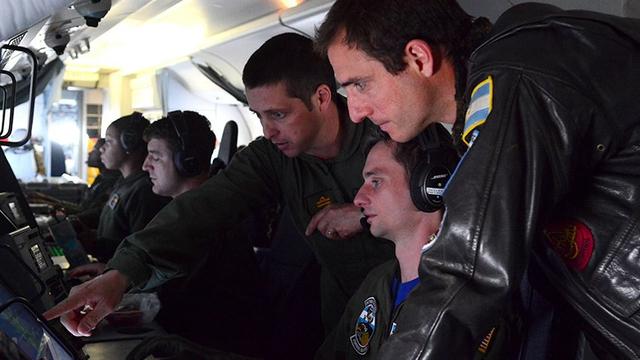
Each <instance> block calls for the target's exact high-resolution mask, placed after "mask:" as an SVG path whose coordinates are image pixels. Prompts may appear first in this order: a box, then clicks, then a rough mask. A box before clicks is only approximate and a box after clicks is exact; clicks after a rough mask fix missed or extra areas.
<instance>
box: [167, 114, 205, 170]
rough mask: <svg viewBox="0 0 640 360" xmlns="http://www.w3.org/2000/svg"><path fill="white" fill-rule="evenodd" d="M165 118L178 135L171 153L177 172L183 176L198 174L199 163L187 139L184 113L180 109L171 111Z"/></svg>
mask: <svg viewBox="0 0 640 360" xmlns="http://www.w3.org/2000/svg"><path fill="white" fill-rule="evenodd" d="M167 119H169V121H171V124H172V125H173V129H174V130H175V131H176V135H177V136H178V145H179V147H178V149H177V150H176V151H175V152H174V153H173V164H174V165H175V166H176V170H178V174H179V175H181V176H184V177H193V176H196V175H198V174H200V172H201V171H200V163H199V162H198V157H197V156H196V151H195V149H193V146H192V144H191V142H190V140H189V139H191V135H190V134H189V127H188V126H187V123H186V121H184V113H183V112H182V111H180V110H176V111H171V112H170V113H168V114H167Z"/></svg>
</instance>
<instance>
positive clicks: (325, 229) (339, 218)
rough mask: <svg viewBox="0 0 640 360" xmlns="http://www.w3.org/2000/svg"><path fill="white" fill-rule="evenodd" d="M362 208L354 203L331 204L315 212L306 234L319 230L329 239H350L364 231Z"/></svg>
mask: <svg viewBox="0 0 640 360" xmlns="http://www.w3.org/2000/svg"><path fill="white" fill-rule="evenodd" d="M361 216H362V214H361V212H360V208H359V207H357V206H355V205H353V204H331V205H329V206H327V207H325V208H324V209H322V210H320V211H319V212H318V213H317V214H315V215H314V216H313V217H312V218H311V221H310V222H309V225H308V226H307V230H305V232H304V233H305V235H307V236H309V235H311V234H312V233H313V232H314V231H315V230H318V231H319V232H320V233H321V234H322V235H324V236H326V237H327V238H329V239H348V238H350V237H352V236H354V235H355V234H357V233H359V232H360V231H362V226H361V225H360V217H361Z"/></svg>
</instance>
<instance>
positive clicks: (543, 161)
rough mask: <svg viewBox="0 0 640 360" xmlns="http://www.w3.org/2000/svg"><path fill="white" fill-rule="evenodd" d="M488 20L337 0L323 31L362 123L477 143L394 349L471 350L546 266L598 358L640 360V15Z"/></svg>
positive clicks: (447, 4) (420, 354)
mask: <svg viewBox="0 0 640 360" xmlns="http://www.w3.org/2000/svg"><path fill="white" fill-rule="evenodd" d="M488 30H489V24H488V21H486V20H483V19H476V20H475V21H473V19H472V18H471V17H470V16H469V15H468V14H466V13H465V12H464V11H463V10H462V9H461V8H460V7H459V6H458V4H456V3H455V1H446V0H433V1H419V0H380V1H377V0H376V1H371V0H367V1H364V0H362V1H361V0H338V1H337V2H336V3H335V4H334V5H333V7H332V9H331V10H330V12H329V14H328V16H327V19H326V20H325V23H324V24H323V25H322V26H321V27H320V29H319V30H318V34H317V45H318V48H319V49H320V50H323V51H326V52H327V53H328V55H329V59H330V61H331V63H332V66H333V67H334V71H335V73H336V77H337V79H338V81H339V82H340V83H341V85H342V86H343V87H344V88H345V90H346V91H347V95H348V101H349V110H350V117H351V119H352V120H353V121H356V122H358V121H362V120H363V119H364V118H369V119H370V120H371V121H373V122H374V123H376V124H377V125H379V126H380V128H381V129H382V130H383V131H385V132H387V133H388V134H389V135H390V136H391V137H392V138H393V139H394V140H397V141H401V142H403V141H407V140H409V139H411V138H413V137H415V136H417V135H418V134H419V133H420V132H422V131H423V130H424V129H425V128H426V127H427V126H428V125H429V124H430V123H433V122H436V121H443V122H448V123H454V122H456V126H454V130H455V133H456V135H457V137H458V139H461V140H463V142H464V143H465V145H466V147H467V148H468V149H467V150H466V153H465V155H464V157H463V160H462V161H461V163H460V165H459V167H458V169H457V170H456V173H455V174H454V176H453V178H452V180H451V181H450V182H449V184H448V187H447V191H446V193H445V204H446V208H447V210H446V214H445V217H444V220H443V223H442V226H441V229H440V232H439V235H438V237H437V239H436V241H435V243H434V244H433V246H432V247H431V248H429V249H428V250H426V251H424V252H423V254H422V258H421V264H420V275H421V279H422V283H421V285H419V286H418V287H417V288H416V289H415V290H414V291H413V292H412V293H411V295H410V296H409V298H408V299H407V300H406V301H405V303H404V307H405V308H404V309H405V310H404V311H403V315H405V317H404V318H403V319H399V321H398V322H399V323H400V322H401V323H402V324H403V327H402V328H399V329H398V331H397V333H396V334H394V335H393V336H391V337H390V338H389V340H388V341H387V342H385V344H384V345H383V347H382V349H381V354H380V358H383V359H390V358H394V359H396V358H402V359H410V358H419V359H444V358H447V359H464V358H469V357H470V356H471V354H472V351H473V349H475V348H476V347H477V345H478V343H479V342H481V338H482V335H483V334H484V333H485V332H486V331H487V329H489V328H492V327H493V326H494V325H495V323H496V321H497V318H498V317H499V315H501V314H514V315H518V313H519V312H520V311H519V310H518V309H519V307H520V306H521V305H522V303H523V299H522V296H521V295H520V291H519V289H520V285H521V282H522V281H523V277H524V276H525V274H526V272H527V271H529V270H530V269H531V267H532V266H533V265H534V264H535V265H536V266H539V267H540V268H541V269H542V272H543V273H544V274H545V275H546V279H547V280H546V283H547V284H552V285H553V288H555V291H557V294H559V295H558V296H557V297H556V298H553V299H552V300H553V301H555V302H556V303H560V302H561V301H562V302H566V303H568V304H569V305H570V306H571V307H572V308H573V309H574V311H575V312H576V313H577V314H579V316H580V319H581V320H580V323H579V324H580V325H581V327H582V330H583V331H585V333H586V334H587V338H588V339H589V341H590V344H591V346H592V347H593V348H594V349H596V351H597V352H598V353H599V355H601V356H603V357H605V356H606V357H608V356H611V357H616V358H638V357H640V312H638V309H639V308H640V261H638V250H637V249H638V248H639V246H638V245H639V244H640V224H639V223H640V120H639V119H640V117H639V116H638V113H639V110H640V102H638V100H637V97H638V93H639V92H640V91H639V90H640V85H639V82H640V66H638V60H637V59H638V58H639V57H640V21H639V20H635V19H624V18H619V17H615V16H608V15H603V14H597V13H591V12H586V11H562V10H560V9H558V8H556V7H553V6H550V5H541V4H523V5H519V6H515V7H513V8H511V9H510V10H508V11H507V12H505V13H504V14H503V15H502V16H501V17H500V18H499V19H498V20H497V22H496V24H495V25H494V26H493V29H491V31H490V33H488ZM565 335H568V334H564V333H562V334H557V335H556V336H565ZM510 358H517V356H516V355H515V354H514V356H512V357H510Z"/></svg>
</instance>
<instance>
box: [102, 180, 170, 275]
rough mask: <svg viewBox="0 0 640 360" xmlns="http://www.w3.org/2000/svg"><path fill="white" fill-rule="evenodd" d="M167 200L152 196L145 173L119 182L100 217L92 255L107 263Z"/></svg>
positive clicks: (149, 183)
mask: <svg viewBox="0 0 640 360" xmlns="http://www.w3.org/2000/svg"><path fill="white" fill-rule="evenodd" d="M169 200H171V199H170V198H167V197H163V196H159V195H156V194H154V193H153V191H152V190H151V182H150V181H149V174H147V173H146V172H145V171H142V170H140V171H138V172H136V173H134V174H131V175H129V176H128V177H127V178H120V179H119V180H118V181H117V182H116V184H115V185H114V186H113V191H112V192H111V195H110V196H109V200H108V201H107V203H106V204H105V205H104V207H103V208H102V212H101V213H100V221H99V223H98V230H97V232H96V254H94V255H96V257H97V258H98V260H100V261H102V262H106V261H107V260H109V258H111V256H112V255H113V253H114V252H115V250H116V248H117V247H118V245H119V244H120V242H121V241H122V240H123V239H124V238H125V237H127V236H129V235H131V234H132V233H134V232H136V231H139V230H142V229H143V228H144V227H145V225H147V223H148V222H149V221H150V220H151V219H152V218H153V217H154V216H155V215H156V214H157V213H158V211H160V209H162V207H163V206H164V205H166V204H167V203H168V202H169Z"/></svg>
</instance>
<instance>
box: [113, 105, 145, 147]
mask: <svg viewBox="0 0 640 360" xmlns="http://www.w3.org/2000/svg"><path fill="white" fill-rule="evenodd" d="M129 118H130V120H129V124H128V126H127V127H125V128H124V129H122V131H121V132H120V145H122V148H123V149H124V151H125V152H126V153H127V154H131V153H132V152H134V151H135V150H136V149H137V148H138V147H140V145H142V143H143V142H144V141H143V140H142V133H143V132H144V129H145V128H146V126H147V125H148V123H146V124H143V122H146V121H147V119H145V118H144V116H142V113H139V112H137V111H134V112H133V113H132V114H131V115H129Z"/></svg>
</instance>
